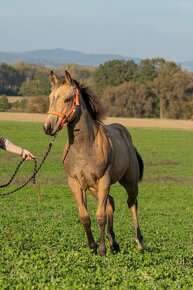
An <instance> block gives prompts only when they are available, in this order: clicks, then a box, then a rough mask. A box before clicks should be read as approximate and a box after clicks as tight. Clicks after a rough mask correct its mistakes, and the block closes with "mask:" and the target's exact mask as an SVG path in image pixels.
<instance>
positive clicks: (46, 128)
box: [43, 122, 54, 135]
mask: <svg viewBox="0 0 193 290" xmlns="http://www.w3.org/2000/svg"><path fill="white" fill-rule="evenodd" d="M43 128H44V132H45V133H46V134H47V135H54V134H53V128H52V124H51V123H50V122H48V123H45V124H44V126H43Z"/></svg>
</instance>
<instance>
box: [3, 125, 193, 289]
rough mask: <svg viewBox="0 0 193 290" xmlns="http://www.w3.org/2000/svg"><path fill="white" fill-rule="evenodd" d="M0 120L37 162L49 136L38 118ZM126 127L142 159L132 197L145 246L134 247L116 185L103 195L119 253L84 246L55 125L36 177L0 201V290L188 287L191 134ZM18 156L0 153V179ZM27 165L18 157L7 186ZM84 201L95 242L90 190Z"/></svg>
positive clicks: (192, 280) (192, 241) (191, 277)
mask: <svg viewBox="0 0 193 290" xmlns="http://www.w3.org/2000/svg"><path fill="white" fill-rule="evenodd" d="M0 126H1V134H2V135H4V136H6V138H8V139H10V140H11V141H13V142H15V143H17V144H20V145H21V146H23V147H26V148H27V149H29V150H31V151H32V152H33V153H34V154H35V155H36V156H37V159H38V161H39V160H41V158H42V156H43V155H44V153H45V151H46V150H47V145H48V143H49V141H50V137H48V136H46V135H45V134H44V132H43V131H42V125H41V124H36V123H33V124H30V123H23V122H3V121H1V122H0ZM130 132H131V134H132V137H133V140H134V143H135V145H136V147H137V148H138V151H139V152H140V153H141V155H142V156H143V159H144V162H145V174H144V180H143V182H142V183H141V184H140V194H139V198H138V200H139V217H140V224H141V228H142V231H143V235H144V237H145V241H146V243H147V245H148V246H149V250H148V251H146V252H144V253H140V252H138V250H137V249H136V247H135V242H134V235H133V227H132V222H131V218H130V214H129V211H128V208H127V204H126V194H125V192H124V190H123V189H122V188H121V187H120V186H119V185H118V184H116V185H114V186H113V187H112V190H111V193H112V196H113V197H114V199H115V204H116V212H115V233H116V236H117V241H118V242H119V244H120V247H121V252H120V253H118V254H116V255H113V254H112V253H110V250H109V247H108V250H107V255H106V257H99V256H95V255H92V254H91V253H90V252H89V250H88V249H87V242H86V237H85V233H84V231H83V228H82V226H81V225H80V223H79V222H78V217H77V208H76V205H75V202H74V200H73V198H72V196H71V193H70V190H69V188H68V187H67V185H66V178H65V174H64V170H63V166H62V162H61V157H62V151H63V147H64V143H65V140H66V131H65V130H63V131H62V132H60V134H59V135H58V137H57V139H56V141H55V143H54V145H53V148H52V151H51V153H50V155H49V157H48V159H47V161H46V163H45V165H44V166H43V167H42V169H41V171H40V173H39V175H38V178H37V181H38V187H37V191H35V190H34V189H33V188H32V187H31V186H28V187H26V188H25V189H23V190H21V191H20V192H18V193H16V194H15V195H12V196H11V197H8V198H2V199H0V240H1V243H0V253H1V255H0V265H1V266H0V289H178V288H180V289H193V175H192V172H193V149H192V137H193V133H192V132H191V131H177V130H162V129H131V130H130ZM19 160H20V158H19V157H16V156H13V155H10V154H8V153H6V152H4V151H2V150H1V151H0V161H1V169H0V184H2V183H5V182H6V181H7V179H8V178H9V176H10V175H11V172H13V171H14V169H15V166H16V164H17V163H18V161H19ZM31 170H32V163H31V162H28V163H25V164H24V166H23V167H22V169H21V172H20V173H19V174H18V177H17V178H16V180H15V182H14V186H17V185H18V184H21V183H22V182H23V181H24V180H25V178H26V177H27V176H28V175H29V174H30V173H31ZM11 188H12V187H11ZM2 191H4V190H0V192H2ZM88 206H89V211H90V214H91V218H92V221H93V223H92V225H93V232H94V236H95V237H96V240H97V239H98V229H97V226H96V223H95V212H96V207H97V202H96V200H95V199H94V198H93V197H91V196H90V195H88ZM107 245H108V244H107Z"/></svg>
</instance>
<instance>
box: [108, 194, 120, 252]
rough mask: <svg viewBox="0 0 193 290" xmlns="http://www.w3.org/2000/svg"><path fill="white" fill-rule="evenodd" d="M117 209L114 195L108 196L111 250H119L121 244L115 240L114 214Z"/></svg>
mask: <svg viewBox="0 0 193 290" xmlns="http://www.w3.org/2000/svg"><path fill="white" fill-rule="evenodd" d="M114 211H115V204H114V200H113V198H112V196H110V195H109V196H108V199H107V238H108V240H109V243H110V247H111V250H112V251H113V250H114V251H115V252H119V250H120V248H119V244H118V243H117V242H116V240H115V233H114V230H113V215H114Z"/></svg>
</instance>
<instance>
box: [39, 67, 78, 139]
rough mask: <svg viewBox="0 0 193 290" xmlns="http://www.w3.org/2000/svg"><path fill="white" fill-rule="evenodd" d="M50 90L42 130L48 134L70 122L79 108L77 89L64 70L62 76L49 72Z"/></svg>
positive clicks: (54, 132)
mask: <svg viewBox="0 0 193 290" xmlns="http://www.w3.org/2000/svg"><path fill="white" fill-rule="evenodd" d="M50 80H51V84H52V91H51V94H50V95H49V100H50V107H49V111H48V113H47V118H46V122H45V123H44V130H45V132H46V134H48V135H54V134H56V132H57V131H59V130H60V129H62V128H63V126H64V124H66V123H69V122H72V121H73V120H74V119H75V117H76V112H77V108H79V89H78V88H77V86H76V84H75V82H74V81H73V80H72V78H71V76H70V74H69V73H68V72H67V71H65V75H64V76H63V77H62V78H58V77H57V76H56V75H55V74H54V72H53V71H51V72H50Z"/></svg>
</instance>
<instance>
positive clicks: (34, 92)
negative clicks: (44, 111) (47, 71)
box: [19, 74, 50, 96]
mask: <svg viewBox="0 0 193 290" xmlns="http://www.w3.org/2000/svg"><path fill="white" fill-rule="evenodd" d="M49 92H50V81H49V77H48V76H46V75H44V74H37V75H35V78H34V79H33V80H26V81H25V82H23V84H22V85H21V87H20V90H19V93H20V94H21V95H22V96H46V95H48V94H49Z"/></svg>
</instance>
